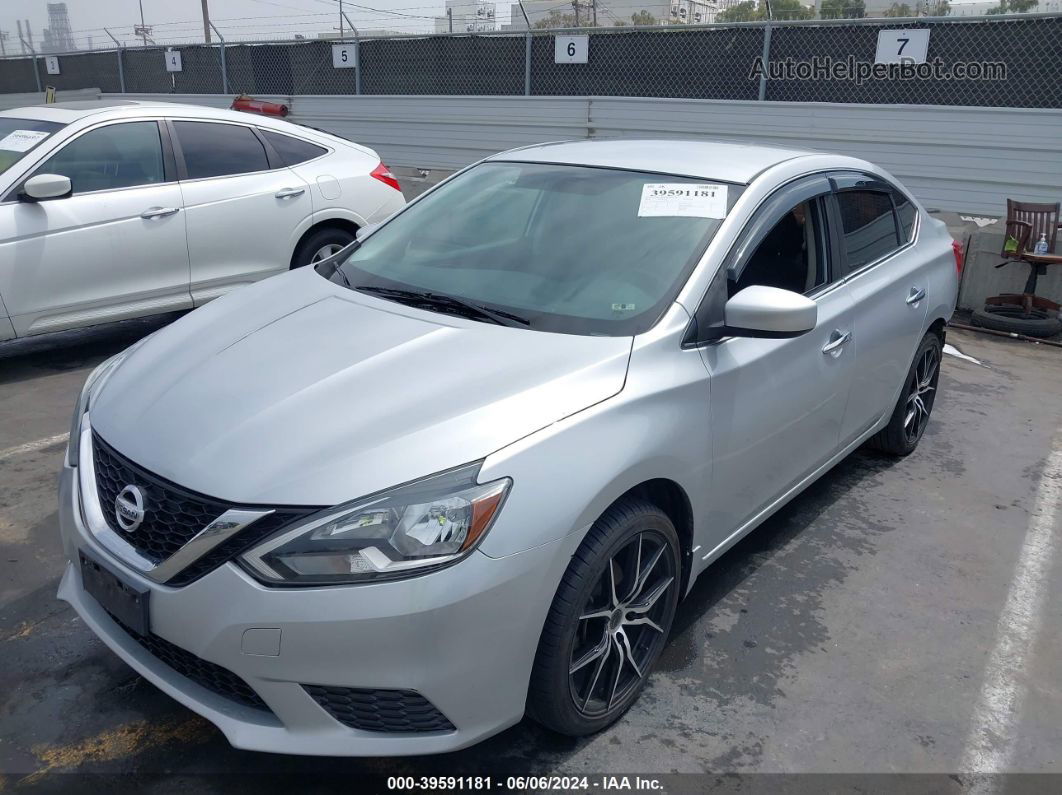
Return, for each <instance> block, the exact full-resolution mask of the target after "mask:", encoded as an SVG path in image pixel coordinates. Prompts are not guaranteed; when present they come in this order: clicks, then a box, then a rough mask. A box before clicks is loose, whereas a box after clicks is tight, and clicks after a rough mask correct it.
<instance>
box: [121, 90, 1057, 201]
mask: <svg viewBox="0 0 1062 795" xmlns="http://www.w3.org/2000/svg"><path fill="white" fill-rule="evenodd" d="M128 98H144V99H153V100H164V101H171V102H191V103H197V104H208V105H212V106H214V107H227V106H228V104H229V103H230V102H231V98H230V97H227V96H218V95H213V96H211V95H202V94H192V95H175V94H161V95H146V96H143V97H128ZM263 98H264V97H263ZM270 99H274V100H275V101H279V102H286V103H287V104H288V105H289V106H290V107H291V111H292V115H291V117H290V118H291V120H292V121H296V122H301V123H304V124H307V125H310V126H313V127H319V128H321V129H324V130H328V131H330V132H334V133H336V134H338V135H342V136H344V137H346V138H350V139H351V140H354V141H357V142H359V143H362V144H365V145H366V146H370V147H372V148H373V149H375V150H376V151H378V152H379V153H380V155H381V156H382V157H383V159H384V160H385V161H386V162H387V163H388V164H389V165H392V166H410V167H420V168H436V169H453V168H460V167H462V166H465V165H468V164H469V163H472V162H474V161H475V160H478V159H479V158H481V157H485V156H486V155H489V154H493V153H494V152H498V151H502V150H505V149H510V148H512V147H516V146H526V145H528V144H533V143H539V142H542V141H555V140H572V139H582V138H612V137H621V136H622V137H628V138H631V137H643V138H661V137H663V138H709V139H710V138H715V139H721V140H730V141H755V142H759V143H765V144H774V145H777V146H785V147H795V148H804V149H818V150H822V151H832V152H839V153H842V154H847V155H852V156H855V157H861V158H864V159H866V160H870V161H873V162H875V163H878V164H880V165H881V166H883V167H884V168H886V169H888V170H889V171H890V172H892V173H893V174H894V175H896V177H897V178H899V179H900V180H902V181H903V183H904V184H905V185H906V186H907V187H908V188H910V190H911V191H913V192H914V194H915V195H916V196H917V197H918V198H919V199H920V200H921V201H922V202H923V203H924V204H925V205H926V206H927V207H930V208H933V209H940V210H950V211H955V212H962V213H970V214H978V215H991V216H999V215H1002V214H1003V212H1004V209H1005V205H1006V199H1007V197H1012V198H1018V199H1025V200H1028V201H1050V202H1055V201H1058V200H1059V198H1060V197H1059V186H1060V185H1062V150H1059V149H1058V146H1057V142H1058V140H1059V138H1060V131H1062V110H1050V109H1004V108H967V107H945V106H904V105H854V104H827V103H791V102H786V103H781V102H754V101H751V102H746V101H725V100H693V99H633V98H620V97H592V98H589V99H588V98H586V97H471V96H420V97H417V96H346V95H340V96H306V95H302V96H295V97H283V96H281V97H271V98H270Z"/></svg>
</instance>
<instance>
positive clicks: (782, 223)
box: [728, 201, 827, 295]
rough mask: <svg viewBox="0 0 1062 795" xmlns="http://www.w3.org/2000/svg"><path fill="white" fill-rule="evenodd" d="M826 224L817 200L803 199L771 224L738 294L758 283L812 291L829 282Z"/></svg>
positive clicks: (736, 286) (732, 287) (736, 285)
mask: <svg viewBox="0 0 1062 795" xmlns="http://www.w3.org/2000/svg"><path fill="white" fill-rule="evenodd" d="M821 228H822V225H821V220H820V212H819V203H818V202H817V201H806V202H801V203H800V204H798V205H797V206H796V207H794V208H793V209H792V210H790V211H789V212H787V213H786V214H785V215H784V216H782V218H781V219H779V221H778V222H777V223H776V224H775V225H774V226H773V227H772V228H771V231H770V232H768V233H767V235H766V236H765V237H764V238H763V241H762V242H761V243H760V244H759V245H758V246H757V247H756V250H755V251H754V252H753V253H752V255H751V256H750V257H749V258H748V261H747V262H746V263H745V265H744V268H743V269H742V271H741V275H740V276H739V277H738V280H737V281H736V282H732V283H731V284H729V285H728V287H729V291H730V295H734V294H736V293H738V292H739V291H741V290H744V289H745V288H746V287H750V286H752V285H754V284H759V285H763V286H765V287H778V288H780V289H782V290H792V291H793V292H795V293H808V292H811V291H812V290H814V289H815V288H816V287H820V286H822V285H823V284H825V283H826V279H827V276H826V273H827V271H826V258H825V255H824V252H823V250H822V249H823V247H822V246H821V245H820V239H821V236H820V234H819V230H820V229H821Z"/></svg>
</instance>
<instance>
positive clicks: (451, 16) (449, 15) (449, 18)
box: [446, 8, 454, 33]
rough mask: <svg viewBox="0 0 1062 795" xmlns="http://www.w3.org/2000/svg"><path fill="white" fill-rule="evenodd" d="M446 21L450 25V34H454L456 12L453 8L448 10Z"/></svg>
mask: <svg viewBox="0 0 1062 795" xmlns="http://www.w3.org/2000/svg"><path fill="white" fill-rule="evenodd" d="M446 19H447V21H448V22H449V23H450V32H451V33H453V32H454V10H453V9H452V8H447V9H446Z"/></svg>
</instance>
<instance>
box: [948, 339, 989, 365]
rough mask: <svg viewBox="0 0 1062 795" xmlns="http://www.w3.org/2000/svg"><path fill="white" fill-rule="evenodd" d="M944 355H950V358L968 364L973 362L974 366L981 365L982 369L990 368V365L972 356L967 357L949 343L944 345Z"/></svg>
mask: <svg viewBox="0 0 1062 795" xmlns="http://www.w3.org/2000/svg"><path fill="white" fill-rule="evenodd" d="M944 353H946V354H948V356H954V357H955V358H957V359H962V360H963V361H966V362H973V363H974V364H977V365H980V366H981V367H988V365H987V364H985V363H984V362H982V361H980V360H979V359H975V358H974V357H972V356H967V355H966V354H965V353H963V352H962V351H960V350H959V349H958V348H956V347H955V346H954V345H951V344H949V343H945V344H944Z"/></svg>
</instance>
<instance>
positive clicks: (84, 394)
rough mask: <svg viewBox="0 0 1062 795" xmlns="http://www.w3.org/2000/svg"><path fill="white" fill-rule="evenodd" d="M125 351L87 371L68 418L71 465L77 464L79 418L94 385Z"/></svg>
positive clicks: (69, 458) (82, 415)
mask: <svg viewBox="0 0 1062 795" xmlns="http://www.w3.org/2000/svg"><path fill="white" fill-rule="evenodd" d="M127 353H128V352H127V351H122V352H121V353H118V354H115V355H114V356H112V357H111V358H110V359H107V360H106V361H105V362H104V363H103V364H101V365H100V366H99V367H97V368H96V369H95V370H93V371H92V372H91V373H89V377H88V378H87V379H85V385H84V386H83V387H81V394H80V395H79V396H78V399H77V405H76V406H75V407H74V416H73V418H72V419H71V420H70V440H69V441H68V442H67V445H66V461H67V463H68V464H70V466H72V467H76V466H77V456H78V448H79V447H80V446H81V418H82V417H84V416H85V412H86V411H88V407H89V398H90V397H91V396H92V394H93V392H95V390H96V387H97V386H100V385H102V384H103V382H104V381H106V380H107V376H108V375H110V374H111V372H112V371H113V370H114V368H115V367H117V366H118V365H119V364H121V363H122V360H123V359H124V358H125V357H126V354H127Z"/></svg>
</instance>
